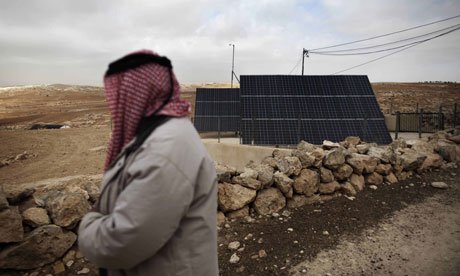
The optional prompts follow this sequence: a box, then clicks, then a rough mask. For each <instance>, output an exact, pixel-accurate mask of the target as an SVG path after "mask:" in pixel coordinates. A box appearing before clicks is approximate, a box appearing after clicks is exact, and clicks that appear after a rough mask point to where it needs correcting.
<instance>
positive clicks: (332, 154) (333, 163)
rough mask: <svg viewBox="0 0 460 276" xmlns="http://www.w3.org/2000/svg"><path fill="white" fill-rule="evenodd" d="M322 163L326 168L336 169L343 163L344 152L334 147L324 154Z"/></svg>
mask: <svg viewBox="0 0 460 276" xmlns="http://www.w3.org/2000/svg"><path fill="white" fill-rule="evenodd" d="M323 164H324V166H326V167H327V168H328V169H331V170H336V169H338V168H340V167H341V166H342V165H343V164H345V154H344V152H343V150H342V149H340V148H338V149H334V150H331V151H329V152H328V153H327V154H326V156H324V159H323Z"/></svg>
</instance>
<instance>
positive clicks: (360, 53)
mask: <svg viewBox="0 0 460 276" xmlns="http://www.w3.org/2000/svg"><path fill="white" fill-rule="evenodd" d="M459 29H460V27H457V28H455V29H453V30H450V31H448V32H444V33H442V34H439V35H436V36H433V37H430V38H427V39H423V40H419V41H415V42H411V43H408V44H404V45H401V46H397V47H393V48H387V49H383V50H376V51H371V52H359V53H348V54H334V53H330V54H328V53H321V52H316V53H312V52H310V53H312V54H317V55H326V56H356V55H368V54H375V53H381V52H387V51H392V50H396V49H401V48H404V47H406V46H411V45H418V44H420V43H423V42H427V41H430V40H433V39H435V38H438V37H441V36H444V35H447V34H450V33H452V32H455V31H457V30H459Z"/></svg>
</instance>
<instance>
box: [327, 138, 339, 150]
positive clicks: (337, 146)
mask: <svg viewBox="0 0 460 276" xmlns="http://www.w3.org/2000/svg"><path fill="white" fill-rule="evenodd" d="M339 147H340V144H339V143H334V142H331V141H328V140H324V141H323V149H325V150H330V149H334V148H339Z"/></svg>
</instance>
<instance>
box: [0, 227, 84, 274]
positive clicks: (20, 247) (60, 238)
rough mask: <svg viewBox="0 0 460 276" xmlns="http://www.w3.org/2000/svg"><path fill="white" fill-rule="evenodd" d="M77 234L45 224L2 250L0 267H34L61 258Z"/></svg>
mask: <svg viewBox="0 0 460 276" xmlns="http://www.w3.org/2000/svg"><path fill="white" fill-rule="evenodd" d="M76 240H77V235H75V234H74V233H73V232H70V231H68V232H67V231H63V230H62V229H61V228H60V227H58V226H56V225H44V226H41V227H39V228H37V229H35V230H34V231H32V232H30V233H29V234H28V235H27V236H26V238H25V239H24V241H22V242H21V243H19V244H16V245H12V246H10V247H8V248H6V249H4V250H3V251H1V252H0V268H2V269H33V268H38V267H42V266H43V265H45V264H49V263H52V262H54V261H56V260H57V259H59V258H61V257H62V256H63V255H64V253H65V252H67V250H69V248H71V247H72V245H73V244H74V243H75V241H76Z"/></svg>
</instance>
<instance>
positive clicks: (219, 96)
mask: <svg viewBox="0 0 460 276" xmlns="http://www.w3.org/2000/svg"><path fill="white" fill-rule="evenodd" d="M219 119H220V130H221V131H238V129H239V124H240V89H239V88H197V89H196V101H195V116H194V125H195V128H196V129H197V130H198V131H218V130H219Z"/></svg>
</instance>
